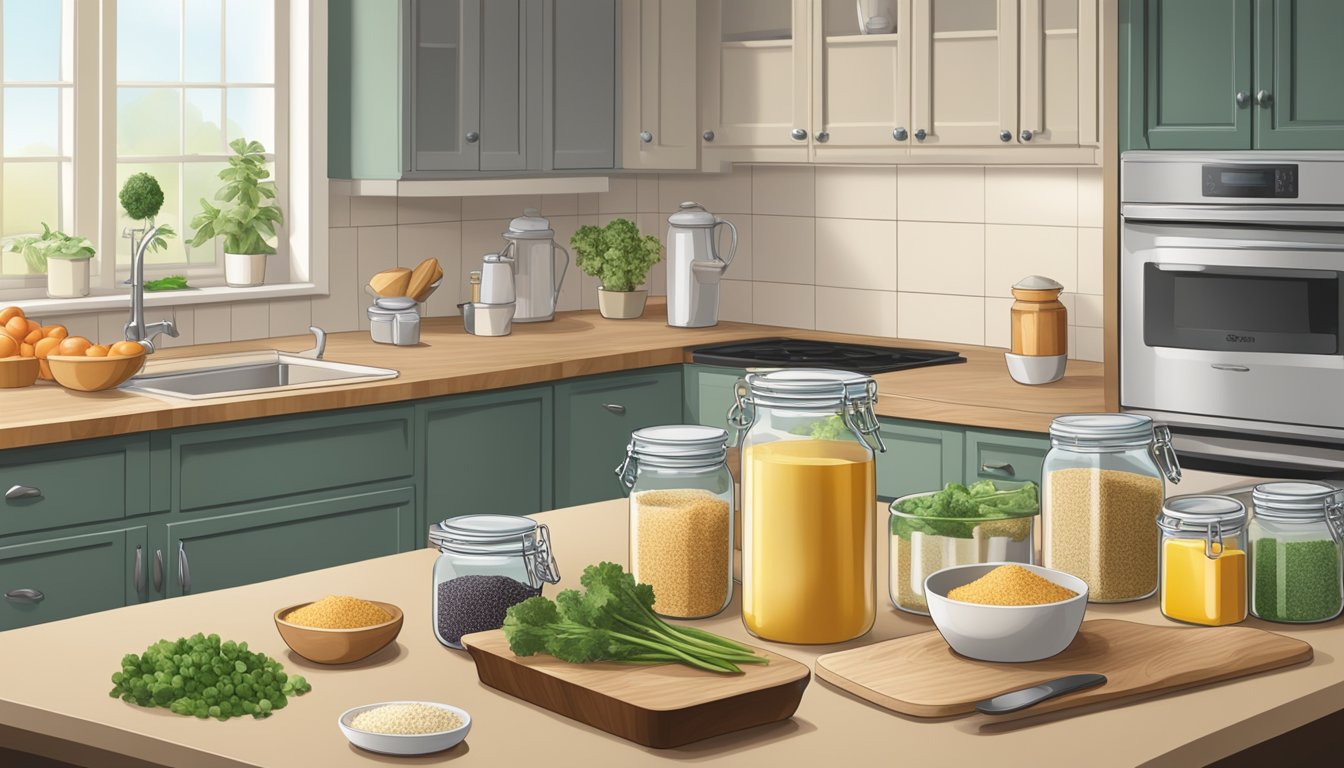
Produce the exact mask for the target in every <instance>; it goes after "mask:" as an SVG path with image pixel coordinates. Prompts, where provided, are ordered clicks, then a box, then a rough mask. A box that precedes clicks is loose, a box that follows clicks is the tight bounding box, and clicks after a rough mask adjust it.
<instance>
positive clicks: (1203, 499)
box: [1157, 496, 1246, 627]
mask: <svg viewBox="0 0 1344 768" xmlns="http://www.w3.org/2000/svg"><path fill="white" fill-rule="evenodd" d="M1157 525H1158V527H1159V528H1161V529H1162V552H1161V566H1160V567H1161V574H1162V578H1161V582H1162V615H1164V616H1166V617H1167V618H1169V619H1175V620H1177V621H1187V622H1190V623H1191V624H1207V625H1210V626H1215V627H1216V626H1222V625H1224V624H1236V623H1237V622H1239V621H1242V620H1244V619H1245V618H1246V507H1245V506H1244V505H1242V503H1241V502H1240V501H1237V500H1236V499H1234V498H1231V497H1230V496H1172V497H1171V498H1169V499H1167V500H1166V502H1165V503H1163V505H1162V515H1161V516H1160V517H1159V518H1158V520H1157Z"/></svg>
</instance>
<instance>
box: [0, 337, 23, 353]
mask: <svg viewBox="0 0 1344 768" xmlns="http://www.w3.org/2000/svg"><path fill="white" fill-rule="evenodd" d="M17 354H19V343H18V342H17V341H15V340H14V339H12V338H10V336H9V334H7V333H0V357H13V356H15V355H17Z"/></svg>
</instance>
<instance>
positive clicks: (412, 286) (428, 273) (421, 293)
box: [405, 257, 443, 303]
mask: <svg viewBox="0 0 1344 768" xmlns="http://www.w3.org/2000/svg"><path fill="white" fill-rule="evenodd" d="M435 273H437V274H438V276H439V277H443V270H442V269H439V260H438V259H435V258H433V257H431V258H428V259H425V260H424V261H422V262H420V263H419V264H416V265H415V270H414V271H413V272H411V278H410V283H409V285H408V286H407V287H406V294H405V295H407V296H410V297H411V298H412V299H415V301H416V302H417V303H418V302H422V301H424V300H425V299H427V298H429V294H431V293H433V290H432V289H431V288H430V286H431V285H432V284H433V283H434V280H435Z"/></svg>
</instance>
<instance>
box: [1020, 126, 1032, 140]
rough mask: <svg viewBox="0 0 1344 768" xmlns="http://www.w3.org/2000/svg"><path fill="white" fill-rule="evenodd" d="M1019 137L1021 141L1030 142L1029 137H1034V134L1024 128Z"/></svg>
mask: <svg viewBox="0 0 1344 768" xmlns="http://www.w3.org/2000/svg"><path fill="white" fill-rule="evenodd" d="M1020 135H1021V137H1022V140H1023V141H1031V137H1032V136H1034V135H1035V134H1034V133H1032V132H1031V131H1029V130H1027V129H1026V128H1023V129H1022V133H1021V134H1020Z"/></svg>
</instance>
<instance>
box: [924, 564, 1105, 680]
mask: <svg viewBox="0 0 1344 768" xmlns="http://www.w3.org/2000/svg"><path fill="white" fill-rule="evenodd" d="M1001 565H1017V566H1021V567H1023V568H1026V569H1027V570H1029V571H1031V572H1032V573H1034V574H1036V575H1037V576H1040V577H1042V578H1044V579H1047V580H1049V581H1052V582H1054V583H1055V584H1058V585H1059V586H1061V587H1064V588H1066V589H1070V590H1073V591H1074V592H1077V593H1078V594H1077V595H1075V596H1074V597H1071V598H1069V599H1068V600H1061V601H1059V602H1057V603H1046V604H1044V605H982V604H980V603H966V602H962V601H961V600H953V599H951V598H949V597H948V596H947V593H948V592H951V591H952V590H953V589H956V588H957V587H960V586H963V585H965V584H970V583H971V582H972V581H975V580H976V579H978V578H980V577H981V576H984V575H985V574H987V573H989V572H990V571H992V570H994V569H995V568H998V567H999V566H1001ZM924 598H925V599H926V600H927V601H928V604H929V616H930V617H931V618H932V619H933V624H934V626H936V627H937V628H938V631H939V632H940V633H941V634H942V636H943V639H944V640H946V641H947V644H948V645H950V646H952V650H954V651H956V652H957V653H959V654H961V655H962V656H968V657H970V658H972V659H980V660H981V661H1003V662H1020V661H1040V660H1041V659H1048V658H1050V657H1051V656H1054V655H1055V654H1057V653H1059V652H1061V651H1063V650H1064V649H1065V648H1068V647H1069V643H1072V642H1073V638H1074V637H1075V636H1076V635H1077V634H1078V628H1079V627H1080V626H1082V623H1083V614H1084V613H1086V612H1087V582H1085V581H1083V580H1082V579H1080V578H1078V577H1077V576H1073V575H1070V574H1067V573H1063V572H1061V571H1055V570H1051V569H1050V568H1046V567H1044V566H1040V565H1028V564H1025V563H981V564H976V565H954V566H952V567H951V568H944V569H943V570H941V571H935V572H933V573H931V574H929V577H928V578H927V579H925V580H924Z"/></svg>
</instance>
